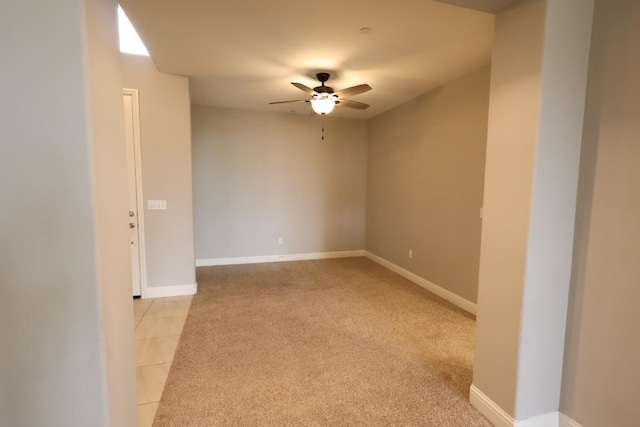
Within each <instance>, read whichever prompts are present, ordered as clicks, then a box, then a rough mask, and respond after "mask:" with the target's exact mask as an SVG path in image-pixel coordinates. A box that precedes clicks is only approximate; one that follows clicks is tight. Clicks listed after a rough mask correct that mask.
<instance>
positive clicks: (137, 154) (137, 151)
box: [122, 88, 151, 298]
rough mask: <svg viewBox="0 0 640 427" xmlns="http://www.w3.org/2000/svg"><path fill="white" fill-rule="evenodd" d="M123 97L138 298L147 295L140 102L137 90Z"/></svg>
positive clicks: (126, 92)
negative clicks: (129, 135) (129, 117)
mask: <svg viewBox="0 0 640 427" xmlns="http://www.w3.org/2000/svg"><path fill="white" fill-rule="evenodd" d="M122 94H123V95H129V96H131V106H132V110H133V111H132V113H133V157H134V161H135V172H136V204H137V206H136V208H137V209H138V212H137V214H138V252H139V259H140V297H141V298H151V297H149V296H148V295H147V249H146V244H145V237H144V236H145V232H144V197H143V194H142V149H141V147H140V141H141V139H140V101H139V98H138V89H130V88H123V89H122Z"/></svg>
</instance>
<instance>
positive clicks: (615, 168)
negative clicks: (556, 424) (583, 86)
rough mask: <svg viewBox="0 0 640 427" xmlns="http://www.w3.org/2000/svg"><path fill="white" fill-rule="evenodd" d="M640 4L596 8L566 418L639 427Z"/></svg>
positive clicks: (622, 1) (611, 0) (622, 0)
mask: <svg viewBox="0 0 640 427" xmlns="http://www.w3.org/2000/svg"><path fill="white" fill-rule="evenodd" d="M639 50H640V3H639V2H637V1H632V0H597V1H596V10H595V18H594V27H593V39H592V51H591V60H590V66H589V84H588V92H587V107H586V114H585V127H584V140H583V152H582V161H581V169H580V187H579V197H578V216H577V220H576V241H575V253H574V268H573V281H572V292H571V294H572V300H571V304H570V311H569V321H568V327H567V342H566V355H565V367H564V382H563V393H562V406H561V410H562V411H563V412H564V413H566V414H568V415H569V416H571V417H572V418H573V419H575V420H576V421H578V422H579V423H581V424H582V425H584V426H585V427H591V426H605V425H607V426H631V425H637V424H638V411H637V406H638V402H637V400H638V399H637V398H638V393H639V392H638V390H640V369H638V361H639V360H640V334H639V333H638V331H639V326H640V311H639V310H638V309H637V305H638V301H640V286H639V283H640V281H639V278H640V262H639V260H640V226H639V225H638V220H639V219H640V192H639V188H640V142H639V141H640V97H639V96H638V94H640V56H639V55H638V51H639Z"/></svg>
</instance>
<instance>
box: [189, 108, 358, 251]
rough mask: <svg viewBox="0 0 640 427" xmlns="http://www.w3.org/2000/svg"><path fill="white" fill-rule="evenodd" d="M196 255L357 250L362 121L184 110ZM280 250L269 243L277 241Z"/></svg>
mask: <svg viewBox="0 0 640 427" xmlns="http://www.w3.org/2000/svg"><path fill="white" fill-rule="evenodd" d="M192 118H193V165H194V166H193V176H194V206H195V221H196V254H197V258H198V259H211V258H228V257H244V256H264V255H278V254H297V253H314V252H331V251H346V250H357V249H364V228H365V225H364V223H365V191H366V190H365V185H366V161H367V155H366V153H367V127H366V126H367V125H366V122H365V121H361V120H350V119H336V118H331V117H326V118H325V120H324V122H325V123H324V126H325V129H326V132H325V140H324V141H322V140H321V129H322V124H321V118H320V117H319V116H314V117H312V116H302V115H294V114H291V115H288V114H275V113H262V112H251V111H242V110H230V109H220V108H208V107H197V106H194V107H193V110H192ZM279 237H282V238H283V239H284V244H282V245H279V244H278V238H279Z"/></svg>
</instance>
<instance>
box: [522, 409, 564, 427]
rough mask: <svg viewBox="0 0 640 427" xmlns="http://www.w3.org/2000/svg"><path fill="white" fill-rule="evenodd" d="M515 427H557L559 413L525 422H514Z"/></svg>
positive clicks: (550, 413) (540, 416)
mask: <svg viewBox="0 0 640 427" xmlns="http://www.w3.org/2000/svg"><path fill="white" fill-rule="evenodd" d="M514 426H515V427H559V426H560V412H558V411H556V412H549V413H548V414H543V415H539V416H537V417H533V418H527V419H526V420H522V421H516V423H515V424H514Z"/></svg>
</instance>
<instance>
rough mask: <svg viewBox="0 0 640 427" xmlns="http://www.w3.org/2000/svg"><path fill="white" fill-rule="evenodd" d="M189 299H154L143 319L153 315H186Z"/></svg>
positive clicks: (189, 304) (189, 303)
mask: <svg viewBox="0 0 640 427" xmlns="http://www.w3.org/2000/svg"><path fill="white" fill-rule="evenodd" d="M189 306H191V300H167V299H165V298H162V299H156V300H154V301H153V304H151V307H149V309H148V310H147V312H146V313H145V315H144V318H145V319H150V318H155V317H171V316H186V315H187V313H188V312H189Z"/></svg>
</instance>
